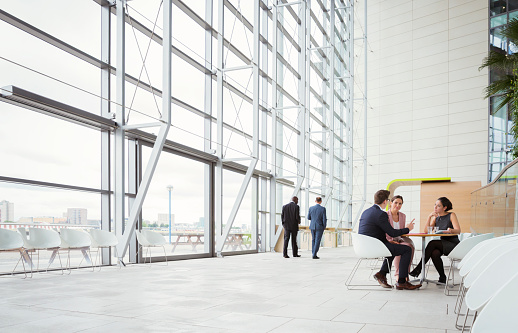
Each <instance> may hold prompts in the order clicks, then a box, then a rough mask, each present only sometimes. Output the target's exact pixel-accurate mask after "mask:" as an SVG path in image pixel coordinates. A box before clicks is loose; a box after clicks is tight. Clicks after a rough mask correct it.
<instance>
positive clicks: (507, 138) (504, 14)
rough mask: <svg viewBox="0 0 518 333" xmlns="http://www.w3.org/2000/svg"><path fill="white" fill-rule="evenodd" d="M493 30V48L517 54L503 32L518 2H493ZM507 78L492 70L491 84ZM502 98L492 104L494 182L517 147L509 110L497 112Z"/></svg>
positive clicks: (491, 167) (517, 10) (491, 169)
mask: <svg viewBox="0 0 518 333" xmlns="http://www.w3.org/2000/svg"><path fill="white" fill-rule="evenodd" d="M489 15H490V30H489V48H490V50H492V51H495V52H500V53H503V54H507V53H515V52H516V46H515V45H513V44H510V43H509V41H508V40H507V39H506V38H504V37H503V36H502V35H501V30H502V28H503V27H505V25H506V24H507V22H508V21H509V20H510V19H513V18H515V17H518V1H515V0H507V1H506V0H491V1H490V7H489ZM504 75H506V73H504V72H502V71H501V70H498V69H490V73H489V77H490V81H491V82H493V81H494V80H498V79H499V78H501V77H503V76H504ZM499 100H500V98H499V96H493V97H491V98H490V101H489V104H490V105H489V173H488V181H489V182H491V181H492V180H493V179H495V177H496V176H497V175H498V174H499V173H500V171H501V170H502V169H503V168H504V166H506V165H507V164H508V163H509V162H511V161H512V160H513V158H512V156H511V154H510V149H511V147H512V146H513V145H514V139H513V136H512V135H511V127H512V119H511V114H510V113H509V112H508V110H507V109H508V108H507V107H503V108H502V109H500V110H499V111H496V105H497V104H498V102H499Z"/></svg>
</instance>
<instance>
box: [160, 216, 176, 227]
mask: <svg viewBox="0 0 518 333" xmlns="http://www.w3.org/2000/svg"><path fill="white" fill-rule="evenodd" d="M157 223H158V225H161V224H167V225H169V214H158V222H157ZM173 225H174V214H171V226H173Z"/></svg>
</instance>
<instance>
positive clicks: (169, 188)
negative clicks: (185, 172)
mask: <svg viewBox="0 0 518 333" xmlns="http://www.w3.org/2000/svg"><path fill="white" fill-rule="evenodd" d="M172 190H173V185H169V186H167V191H169V244H171V191H172Z"/></svg>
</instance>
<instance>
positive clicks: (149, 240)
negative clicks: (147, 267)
mask: <svg viewBox="0 0 518 333" xmlns="http://www.w3.org/2000/svg"><path fill="white" fill-rule="evenodd" d="M136 233H137V241H138V242H139V249H138V251H137V256H138V252H141V251H142V248H144V247H146V248H147V252H146V255H148V256H149V263H151V261H152V258H151V248H152V247H162V248H163V249H164V258H165V263H166V265H167V264H168V263H167V253H166V252H165V246H164V245H165V244H166V241H165V238H164V236H162V235H161V234H160V233H158V232H154V231H151V230H141V231H138V230H137V231H136ZM141 254H142V253H141ZM144 263H146V257H144Z"/></svg>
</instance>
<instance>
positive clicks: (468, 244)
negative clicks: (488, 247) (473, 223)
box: [444, 234, 494, 295]
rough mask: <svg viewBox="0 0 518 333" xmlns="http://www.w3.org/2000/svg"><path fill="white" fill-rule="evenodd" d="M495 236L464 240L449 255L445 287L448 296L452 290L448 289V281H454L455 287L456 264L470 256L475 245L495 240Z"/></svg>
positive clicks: (487, 235)
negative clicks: (448, 268)
mask: <svg viewBox="0 0 518 333" xmlns="http://www.w3.org/2000/svg"><path fill="white" fill-rule="evenodd" d="M493 237H494V234H483V235H478V236H473V237H469V238H466V239H464V240H463V241H462V242H460V243H459V244H457V246H455V248H454V249H453V250H452V251H451V252H450V254H448V258H449V259H450V270H449V271H448V277H447V278H446V285H445V286H444V293H445V294H446V295H450V290H449V289H448V281H450V276H451V280H452V281H453V285H455V271H454V270H453V267H454V264H455V262H457V261H460V260H462V259H463V258H464V256H466V254H468V252H469V251H470V250H471V249H473V247H475V245H477V244H479V243H481V242H483V241H485V240H487V239H490V238H493Z"/></svg>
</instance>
